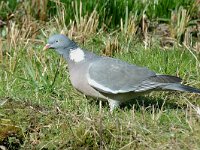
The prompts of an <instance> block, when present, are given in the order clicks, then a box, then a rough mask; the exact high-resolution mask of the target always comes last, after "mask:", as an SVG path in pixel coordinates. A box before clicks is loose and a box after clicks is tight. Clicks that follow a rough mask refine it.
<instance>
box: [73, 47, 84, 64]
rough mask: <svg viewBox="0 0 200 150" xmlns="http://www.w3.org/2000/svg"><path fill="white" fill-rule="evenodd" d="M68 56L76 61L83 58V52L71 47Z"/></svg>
mask: <svg viewBox="0 0 200 150" xmlns="http://www.w3.org/2000/svg"><path fill="white" fill-rule="evenodd" d="M69 58H70V59H71V60H73V61H74V62H76V63H77V62H80V61H82V60H84V59H85V54H84V52H83V50H82V49H80V48H76V49H73V50H72V49H71V50H70V53H69Z"/></svg>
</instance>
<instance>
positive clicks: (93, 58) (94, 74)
mask: <svg viewBox="0 0 200 150" xmlns="http://www.w3.org/2000/svg"><path fill="white" fill-rule="evenodd" d="M44 49H55V50H56V52H58V53H59V54H60V55H62V56H63V57H64V58H65V59H66V61H67V63H68V69H69V74H70V80H71V83H72V85H73V86H74V88H76V89H77V90H78V91H80V92H82V93H83V94H85V95H87V96H92V97H96V98H98V99H100V100H107V101H108V103H109V106H110V111H113V109H114V108H116V107H118V106H119V105H120V104H121V103H123V102H126V101H128V100H131V99H133V98H134V97H136V96H139V95H142V94H145V93H149V92H151V91H155V90H176V91H187V92H191V93H200V89H197V88H193V87H190V86H187V85H183V84H181V81H182V80H181V78H179V77H175V76H170V75H159V74H156V73H155V72H153V71H151V70H149V69H147V68H145V67H139V66H136V65H133V64H129V63H126V62H124V61H121V60H119V59H114V58H110V57H103V56H98V55H96V54H94V53H92V52H89V51H87V50H84V49H82V48H80V47H79V46H78V45H77V44H76V43H75V42H74V41H72V40H70V39H69V38H68V37H67V36H65V35H63V34H56V35H53V36H51V37H50V38H49V40H48V43H47V44H46V46H45V47H44Z"/></svg>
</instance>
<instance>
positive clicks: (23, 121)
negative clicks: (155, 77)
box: [0, 0, 200, 150]
mask: <svg viewBox="0 0 200 150" xmlns="http://www.w3.org/2000/svg"><path fill="white" fill-rule="evenodd" d="M10 2H12V0H10ZM37 2H39V1H32V3H31V4H29V2H22V3H20V5H17V4H15V5H13V6H12V7H11V6H9V5H11V3H4V2H3V1H2V2H1V3H0V8H1V9H0V10H4V11H0V13H1V17H0V21H3V22H4V23H3V24H2V25H1V23H0V35H1V36H0V149H5V148H7V149H43V150H46V149H109V150H110V149H120V150H128V149H147V150H149V149H159V150H160V149H181V150H182V149H199V148H200V112H199V110H198V109H199V107H198V106H199V105H200V95H197V94H196V95H195V94H189V93H181V92H153V93H151V94H149V95H144V96H141V97H138V98H135V99H133V100H132V101H130V102H129V103H126V104H124V105H123V106H121V107H120V108H118V109H117V110H115V111H114V112H113V114H111V113H110V111H109V107H108V104H107V103H103V107H102V108H100V105H99V101H98V100H97V99H92V98H89V97H85V96H84V95H83V94H81V93H79V92H77V91H76V90H75V89H74V88H73V87H72V85H71V83H70V80H69V74H68V71H67V63H66V62H65V60H64V59H63V58H60V56H59V55H57V54H56V53H55V52H54V51H53V50H49V51H43V50H42V49H43V46H44V45H45V43H46V40H47V38H48V37H49V35H52V34H54V33H64V34H67V35H68V36H69V37H70V38H72V39H74V41H76V42H77V43H78V44H79V45H80V46H81V47H82V48H86V49H88V50H90V51H93V52H94V53H96V54H99V55H107V56H110V57H114V58H119V59H121V60H124V61H126V62H129V63H133V64H137V65H139V66H146V67H148V68H149V69H151V70H154V71H156V72H157V73H160V74H170V75H176V76H179V77H182V78H183V80H184V83H187V84H188V85H191V86H194V87H197V88H200V55H199V52H200V43H199V37H200V30H199V29H200V26H199V22H198V21H199V19H200V18H199V16H198V14H200V10H199V9H198V8H200V7H197V8H196V6H199V3H198V1H195V2H194V4H193V3H192V2H191V1H187V2H188V3H186V1H184V0H183V1H175V2H176V3H175V2H174V3H172V4H168V5H169V8H171V9H172V10H173V11H171V13H169V14H167V15H166V16H165V15H164V14H162V13H159V12H160V11H161V10H162V7H163V4H160V1H158V4H157V6H155V9H153V10H152V8H153V7H150V6H151V5H152V4H153V2H156V1H150V3H148V2H146V1H144V3H143V5H145V4H147V3H148V6H149V7H147V8H145V9H146V10H147V13H146V14H145V13H140V15H135V16H134V15H132V14H135V11H137V10H138V11H139V10H140V11H141V10H143V9H144V8H143V7H142V6H143V5H141V7H139V6H140V5H139V4H140V3H139V2H138V5H134V4H132V3H128V4H129V5H130V6H129V5H128V6H129V7H126V4H125V1H121V5H119V4H115V5H114V4H112V1H110V3H111V4H110V3H106V4H107V5H105V6H104V7H103V6H102V4H101V1H99V4H98V3H97V6H96V10H95V9H94V7H95V3H94V2H95V1H94V2H93V3H92V2H91V3H90V5H89V4H87V3H84V2H82V4H80V3H79V1H74V3H73V4H70V5H72V6H73V5H77V9H76V10H75V11H74V12H72V11H71V8H70V9H69V10H68V9H67V8H69V5H67V4H69V3H70V2H69V1H65V4H62V3H60V2H59V1H58V0H56V1H46V0H44V1H42V2H44V3H40V4H39V3H37ZM63 2H64V1H63ZM130 2H131V1H130ZM16 3H17V2H16ZM88 3H89V2H88ZM12 4H14V3H12ZM36 5H39V6H41V7H42V8H40V9H41V10H43V11H42V12H45V13H43V15H41V11H33V8H34V7H33V6H36ZM81 5H82V6H81ZM31 6H32V7H31ZM86 6H87V7H88V8H87V7H86ZM89 6H90V7H89ZM100 6H102V10H104V11H105V10H107V9H108V8H112V7H113V9H112V10H115V11H117V10H118V9H119V8H115V6H119V7H121V8H123V7H124V8H125V9H119V10H120V12H118V13H117V14H116V16H113V17H114V18H115V19H114V20H111V21H110V24H109V19H108V18H109V17H108V18H107V20H106V19H104V17H105V16H106V14H101V13H100V10H101V9H100V8H101V7H100ZM133 6H134V7H133ZM74 7H76V6H74ZM3 8H4V9H3ZM8 8H9V9H8ZM89 8H90V9H89ZM126 8H127V9H126ZM131 8H132V9H131ZM130 9H131V11H132V12H131V11H129V10H130ZM50 10H51V12H49V11H50ZM86 10H88V11H86ZM122 10H124V11H122ZM82 11H83V12H82ZM104 11H102V13H103V12H104ZM163 11H165V10H163ZM11 12H13V14H12V13H11ZM19 12H20V13H19ZM23 12H24V13H25V15H22V14H23ZM174 12H175V13H174ZM193 12H195V13H196V14H195V13H193ZM109 14H112V12H109ZM148 14H151V15H148ZM158 14H159V15H158ZM112 15H114V13H113V14H112ZM174 15H175V16H174ZM120 16H121V17H120ZM173 17H175V19H174V18H173ZM117 18H121V19H118V20H117ZM70 19H71V21H70ZM116 20H117V21H116ZM160 20H162V21H160ZM163 20H164V21H163ZM194 27H196V28H194ZM192 29H193V30H192Z"/></svg>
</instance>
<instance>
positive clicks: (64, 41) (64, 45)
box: [43, 34, 76, 53]
mask: <svg viewBox="0 0 200 150" xmlns="http://www.w3.org/2000/svg"><path fill="white" fill-rule="evenodd" d="M75 47H76V44H75V43H74V42H73V41H72V40H70V39H69V38H68V37H67V36H65V35H63V34H55V35H52V36H51V37H50V38H49V39H48V42H47V44H46V45H45V47H44V48H43V49H44V50H46V49H55V50H56V51H58V52H59V53H60V52H61V51H63V52H65V51H67V50H69V49H71V48H75Z"/></svg>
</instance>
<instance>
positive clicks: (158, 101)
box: [87, 96, 181, 110]
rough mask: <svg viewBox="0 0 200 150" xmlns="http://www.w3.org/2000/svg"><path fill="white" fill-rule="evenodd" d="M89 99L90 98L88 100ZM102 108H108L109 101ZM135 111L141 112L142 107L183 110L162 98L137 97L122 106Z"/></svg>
mask: <svg viewBox="0 0 200 150" xmlns="http://www.w3.org/2000/svg"><path fill="white" fill-rule="evenodd" d="M87 99H88V98H87ZM93 102H94V101H92V100H91V101H90V102H89V103H93ZM95 103H96V105H99V101H98V100H96V101H95ZM102 106H103V107H108V102H107V101H102ZM133 106H134V109H135V110H140V109H141V107H143V108H147V107H152V106H154V107H156V108H162V107H164V108H168V109H181V107H180V105H178V104H177V103H174V101H168V100H164V99H162V98H155V97H152V96H138V97H135V98H133V99H131V100H129V101H127V102H124V103H122V104H121V105H120V107H119V108H120V109H122V110H124V109H128V110H130V109H133Z"/></svg>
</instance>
